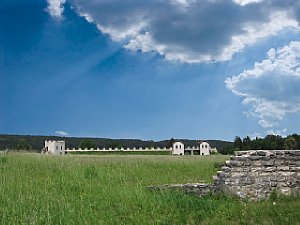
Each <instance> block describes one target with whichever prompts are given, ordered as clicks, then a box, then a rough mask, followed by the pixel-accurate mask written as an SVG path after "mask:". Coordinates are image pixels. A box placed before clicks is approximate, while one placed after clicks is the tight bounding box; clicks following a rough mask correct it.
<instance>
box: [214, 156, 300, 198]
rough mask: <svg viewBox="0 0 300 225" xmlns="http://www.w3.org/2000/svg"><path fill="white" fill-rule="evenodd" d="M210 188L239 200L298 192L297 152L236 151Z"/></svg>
mask: <svg viewBox="0 0 300 225" xmlns="http://www.w3.org/2000/svg"><path fill="white" fill-rule="evenodd" d="M213 188H214V189H215V190H216V191H219V190H221V191H225V192H227V193H232V194H234V195H238V196H239V197H240V198H250V199H254V200H260V199H265V198H268V197H269V196H270V194H271V193H272V192H273V191H276V192H278V193H281V194H286V195H293V194H294V195H297V194H299V193H300V150H274V151H266V150H258V151H240V152H236V155H235V156H231V158H230V161H226V164H225V166H223V167H222V171H219V172H218V173H217V175H216V176H214V184H213Z"/></svg>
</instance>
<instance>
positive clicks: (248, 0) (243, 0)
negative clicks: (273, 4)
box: [233, 0, 263, 5]
mask: <svg viewBox="0 0 300 225" xmlns="http://www.w3.org/2000/svg"><path fill="white" fill-rule="evenodd" d="M233 1H234V2H236V3H238V4H240V5H247V4H249V3H258V2H262V1H263V0H233Z"/></svg>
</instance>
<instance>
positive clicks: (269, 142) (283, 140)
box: [225, 134, 300, 154]
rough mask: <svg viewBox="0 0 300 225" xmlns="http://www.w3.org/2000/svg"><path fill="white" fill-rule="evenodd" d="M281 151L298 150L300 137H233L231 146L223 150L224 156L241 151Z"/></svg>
mask: <svg viewBox="0 0 300 225" xmlns="http://www.w3.org/2000/svg"><path fill="white" fill-rule="evenodd" d="M282 149H289V150H291V149H300V135H298V134H292V135H288V136H287V137H282V136H280V135H267V136H266V137H264V138H258V137H256V138H255V139H251V138H250V137H249V136H246V137H245V138H243V139H241V138H240V137H238V136H237V137H235V139H234V143H233V146H231V147H230V146H229V147H227V148H226V149H225V153H226V154H232V153H233V152H234V151H243V150H245V151H246V150H282Z"/></svg>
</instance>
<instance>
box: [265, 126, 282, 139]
mask: <svg viewBox="0 0 300 225" xmlns="http://www.w3.org/2000/svg"><path fill="white" fill-rule="evenodd" d="M286 132H287V129H286V128H284V129H282V130H268V131H267V132H266V134H267V135H269V134H271V135H280V136H283V137H285V136H287V135H286Z"/></svg>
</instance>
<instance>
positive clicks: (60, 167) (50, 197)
mask: <svg viewBox="0 0 300 225" xmlns="http://www.w3.org/2000/svg"><path fill="white" fill-rule="evenodd" d="M226 159H227V157H224V156H208V157H206V156H205V157H201V156H184V157H176V156H135V155H132V156H117V155H108V156H106V155H103V156H82V155H81V156H72V155H69V156H57V157H56V156H47V155H41V154H9V155H8V156H6V157H5V156H0V182H1V183H0V196H1V197H0V223H1V224H5V225H9V224H43V225H44V224H55V225H56V224H80V225H81V224H130V225H134V224H138V225H140V224H166V225H167V224H219V225H221V224H291V225H296V224H300V198H288V197H279V198H278V199H276V200H275V203H276V204H274V203H273V201H274V200H272V201H271V200H270V201H263V202H259V203H256V202H247V201H246V202H240V201H239V200H237V199H235V198H230V197H224V196H223V197H222V196H219V197H212V196H209V197H203V198H198V197H195V196H190V195H185V194H182V193H180V192H170V191H164V192H159V191H150V190H148V189H147V188H145V186H148V185H155V184H166V183H188V182H210V181H211V176H212V175H213V174H214V173H215V172H216V169H215V168H214V163H215V162H223V161H224V160H226Z"/></svg>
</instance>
